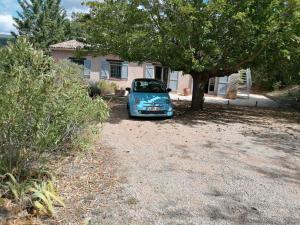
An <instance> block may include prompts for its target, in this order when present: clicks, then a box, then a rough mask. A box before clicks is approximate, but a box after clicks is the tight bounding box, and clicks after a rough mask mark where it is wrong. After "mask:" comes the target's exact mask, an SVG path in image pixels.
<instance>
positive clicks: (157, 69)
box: [154, 66, 163, 80]
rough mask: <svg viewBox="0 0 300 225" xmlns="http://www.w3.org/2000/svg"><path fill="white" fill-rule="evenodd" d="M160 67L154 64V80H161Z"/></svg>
mask: <svg viewBox="0 0 300 225" xmlns="http://www.w3.org/2000/svg"><path fill="white" fill-rule="evenodd" d="M162 72H163V71H162V68H161V67H160V66H156V67H155V74H154V78H155V79H156V80H162Z"/></svg>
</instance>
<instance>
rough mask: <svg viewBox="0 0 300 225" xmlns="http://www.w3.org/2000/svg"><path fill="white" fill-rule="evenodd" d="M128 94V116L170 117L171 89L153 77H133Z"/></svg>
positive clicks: (171, 114) (171, 108)
mask: <svg viewBox="0 0 300 225" xmlns="http://www.w3.org/2000/svg"><path fill="white" fill-rule="evenodd" d="M126 90H127V91H128V92H129V94H128V103H127V109H128V115H129V117H172V116H173V106H172V103H171V99H170V96H169V92H170V91H171V89H169V88H166V85H165V83H164V82H162V81H159V80H155V79H135V80H133V81H132V85H131V88H126Z"/></svg>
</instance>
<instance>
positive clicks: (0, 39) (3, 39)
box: [0, 34, 14, 47]
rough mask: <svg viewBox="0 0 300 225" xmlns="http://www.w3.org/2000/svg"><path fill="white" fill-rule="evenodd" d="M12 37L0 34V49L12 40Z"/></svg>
mask: <svg viewBox="0 0 300 225" xmlns="http://www.w3.org/2000/svg"><path fill="white" fill-rule="evenodd" d="M13 39H14V37H13V36H12V35H8V34H0V47H3V46H5V45H7V42H8V41H9V40H13Z"/></svg>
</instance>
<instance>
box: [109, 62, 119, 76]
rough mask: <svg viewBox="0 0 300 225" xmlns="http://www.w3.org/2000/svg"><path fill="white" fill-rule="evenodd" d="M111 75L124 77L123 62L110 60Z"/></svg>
mask: <svg viewBox="0 0 300 225" xmlns="http://www.w3.org/2000/svg"><path fill="white" fill-rule="evenodd" d="M110 77H111V78H118V79H120V78H121V77H122V62H117V61H110Z"/></svg>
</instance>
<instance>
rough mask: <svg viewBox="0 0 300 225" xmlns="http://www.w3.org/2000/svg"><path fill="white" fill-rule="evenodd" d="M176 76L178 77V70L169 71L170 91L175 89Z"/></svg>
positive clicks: (176, 83) (176, 86)
mask: <svg viewBox="0 0 300 225" xmlns="http://www.w3.org/2000/svg"><path fill="white" fill-rule="evenodd" d="M178 77H179V71H171V74H170V79H169V88H171V89H172V91H177V88H178Z"/></svg>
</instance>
